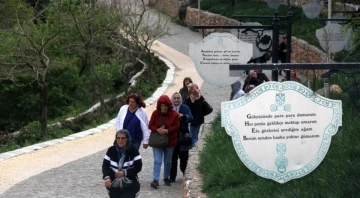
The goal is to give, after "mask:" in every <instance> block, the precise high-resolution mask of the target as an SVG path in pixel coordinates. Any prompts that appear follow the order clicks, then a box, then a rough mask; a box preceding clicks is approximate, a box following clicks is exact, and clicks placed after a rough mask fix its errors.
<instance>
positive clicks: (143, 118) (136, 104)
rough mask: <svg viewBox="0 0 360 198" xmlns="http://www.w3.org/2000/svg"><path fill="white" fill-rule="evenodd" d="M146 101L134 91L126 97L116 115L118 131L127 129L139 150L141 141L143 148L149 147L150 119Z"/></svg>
mask: <svg viewBox="0 0 360 198" xmlns="http://www.w3.org/2000/svg"><path fill="white" fill-rule="evenodd" d="M145 106H146V105H145V103H144V101H143V100H142V99H141V97H140V96H139V95H138V94H135V93H132V94H130V95H129V96H128V97H127V98H126V104H125V105H123V106H122V107H121V108H120V111H119V113H118V115H117V117H116V131H119V130H120V129H127V130H128V131H129V132H130V135H131V139H132V141H133V145H134V146H135V148H136V149H138V150H139V148H140V145H141V141H142V142H143V148H144V149H146V148H147V147H148V142H149V136H150V133H149V129H148V125H149V121H148V120H149V119H148V116H147V114H146V111H145Z"/></svg>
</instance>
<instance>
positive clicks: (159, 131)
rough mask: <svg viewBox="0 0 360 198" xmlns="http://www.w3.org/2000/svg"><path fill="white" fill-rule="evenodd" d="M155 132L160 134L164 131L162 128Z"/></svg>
mask: <svg viewBox="0 0 360 198" xmlns="http://www.w3.org/2000/svg"><path fill="white" fill-rule="evenodd" d="M156 131H157V132H158V133H160V134H161V133H162V131H164V128H162V127H161V128H158V129H157V130H156Z"/></svg>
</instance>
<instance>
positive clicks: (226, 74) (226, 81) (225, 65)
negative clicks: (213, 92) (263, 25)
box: [189, 33, 253, 87]
mask: <svg viewBox="0 0 360 198" xmlns="http://www.w3.org/2000/svg"><path fill="white" fill-rule="evenodd" d="M189 48H190V49H189V53H190V57H191V59H192V60H193V61H194V63H195V66H196V70H197V72H198V73H199V75H200V76H201V78H202V79H204V81H206V82H207V83H210V84H213V85H216V86H219V87H224V86H230V85H231V84H232V83H234V82H235V81H237V80H239V76H237V77H230V70H229V65H230V64H242V63H247V62H248V61H249V60H250V58H251V56H252V51H253V50H252V44H251V43H245V42H243V41H241V40H239V39H237V38H236V37H235V36H234V35H232V34H230V33H212V34H210V35H208V36H207V37H205V38H204V39H203V40H202V41H200V42H198V43H196V44H193V43H190V47H189Z"/></svg>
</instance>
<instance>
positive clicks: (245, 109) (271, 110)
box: [221, 81, 342, 183]
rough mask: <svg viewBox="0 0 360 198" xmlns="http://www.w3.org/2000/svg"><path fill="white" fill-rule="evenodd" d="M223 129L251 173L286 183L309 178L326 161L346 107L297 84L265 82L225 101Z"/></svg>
mask: <svg viewBox="0 0 360 198" xmlns="http://www.w3.org/2000/svg"><path fill="white" fill-rule="evenodd" d="M221 125H222V126H223V127H225V129H226V132H227V133H228V134H229V135H230V136H231V137H232V141H233V144H234V148H235V150H236V152H237V154H238V156H239V158H240V159H241V161H242V162H243V163H244V164H245V165H246V166H247V167H248V168H249V169H250V170H251V171H253V172H254V173H256V174H257V175H259V176H261V177H264V178H268V179H272V180H274V181H277V182H279V183H285V182H287V181H289V180H291V179H296V178H300V177H303V176H305V175H307V174H309V173H310V172H311V171H313V170H314V169H315V168H316V167H317V166H318V165H319V164H320V163H321V161H322V160H323V159H324V157H325V155H326V153H327V151H328V149H329V147H330V143H331V138H332V136H333V135H335V134H336V132H337V130H338V128H339V126H341V125H342V103H341V101H339V100H331V99H328V98H325V97H322V96H320V95H317V94H316V93H314V92H313V91H312V90H310V89H308V88H307V87H305V86H304V85H302V84H300V83H297V82H293V81H287V82H282V83H279V82H266V83H262V84H261V85H259V86H258V87H256V88H255V89H253V90H252V91H251V92H250V93H249V94H246V95H245V96H243V97H240V98H239V99H237V100H233V101H227V102H222V103H221Z"/></svg>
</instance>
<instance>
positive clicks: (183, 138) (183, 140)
mask: <svg viewBox="0 0 360 198" xmlns="http://www.w3.org/2000/svg"><path fill="white" fill-rule="evenodd" d="M179 138H180V140H179V143H180V145H181V146H190V145H192V137H191V134H190V133H186V132H180V137H179Z"/></svg>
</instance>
